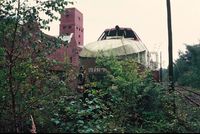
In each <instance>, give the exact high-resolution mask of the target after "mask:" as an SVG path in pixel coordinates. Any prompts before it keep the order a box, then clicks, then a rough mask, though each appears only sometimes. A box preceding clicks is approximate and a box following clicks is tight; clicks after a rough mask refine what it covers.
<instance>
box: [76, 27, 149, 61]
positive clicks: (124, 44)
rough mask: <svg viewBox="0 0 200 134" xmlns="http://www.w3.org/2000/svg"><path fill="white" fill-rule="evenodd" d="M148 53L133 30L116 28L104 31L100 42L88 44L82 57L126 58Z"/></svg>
mask: <svg viewBox="0 0 200 134" xmlns="http://www.w3.org/2000/svg"><path fill="white" fill-rule="evenodd" d="M143 51H147V48H146V46H145V45H144V44H143V43H142V42H141V40H140V38H139V37H138V36H137V34H136V33H135V32H134V31H133V30H132V29H131V28H119V26H116V27H115V28H111V29H106V30H104V32H103V34H102V35H101V36H100V37H99V39H98V41H95V42H92V43H89V44H86V45H85V46H84V47H83V49H82V51H81V53H80V55H79V56H80V57H88V58H89V57H97V56H98V55H99V54H102V55H104V56H111V55H113V56H124V55H130V54H135V53H140V52H143Z"/></svg>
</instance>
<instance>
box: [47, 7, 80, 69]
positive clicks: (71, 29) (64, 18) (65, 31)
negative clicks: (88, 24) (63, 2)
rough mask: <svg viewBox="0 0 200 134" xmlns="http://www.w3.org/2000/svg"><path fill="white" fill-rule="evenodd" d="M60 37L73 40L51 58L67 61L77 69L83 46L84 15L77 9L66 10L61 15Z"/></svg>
mask: <svg viewBox="0 0 200 134" xmlns="http://www.w3.org/2000/svg"><path fill="white" fill-rule="evenodd" d="M59 34H60V35H64V36H68V37H70V36H71V35H72V38H71V40H70V42H69V44H68V45H67V46H62V47H61V48H59V49H57V50H56V51H55V52H54V53H53V54H51V55H50V56H49V58H51V59H54V60H57V61H59V62H64V61H65V60H66V59H67V60H68V61H69V62H70V63H71V64H72V65H73V66H75V67H78V66H79V52H80V50H81V48H82V46H83V14H82V13H81V12H80V11H78V10H77V9H76V8H66V9H65V12H64V13H63V14H61V21H60V33H59Z"/></svg>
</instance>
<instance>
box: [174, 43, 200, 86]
mask: <svg viewBox="0 0 200 134" xmlns="http://www.w3.org/2000/svg"><path fill="white" fill-rule="evenodd" d="M186 48H187V51H186V53H180V57H179V59H177V60H176V63H175V69H174V72H175V74H176V80H177V82H178V83H179V84H181V85H185V86H192V87H196V88H197V87H200V84H199V81H200V77H199V76H200V71H199V68H200V62H199V61H200V54H199V53H200V45H199V44H197V45H194V46H190V45H187V46H186Z"/></svg>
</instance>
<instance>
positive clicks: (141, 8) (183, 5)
mask: <svg viewBox="0 0 200 134" xmlns="http://www.w3.org/2000/svg"><path fill="white" fill-rule="evenodd" d="M68 7H76V8H77V9H78V10H79V11H81V12H82V13H83V16H84V18H83V27H84V45H86V44H88V43H90V42H94V41H96V40H97V39H98V37H99V36H100V35H101V34H102V32H103V31H104V30H105V29H106V28H113V27H115V26H116V25H119V26H120V27H130V28H132V29H133V30H134V31H135V32H136V33H137V35H138V36H139V37H140V39H141V40H142V42H143V43H144V44H145V45H146V47H147V48H148V50H149V51H156V52H158V53H159V52H162V65H163V67H167V66H168V31H167V8H166V0H76V1H75V4H74V5H73V6H71V5H70V6H68ZM171 13H172V34H173V35H172V36H173V59H174V61H175V60H176V59H177V58H178V51H179V50H181V51H183V52H184V51H185V50H186V49H185V44H189V45H194V44H197V43H199V42H200V0H171ZM59 23H60V22H53V23H52V24H51V30H50V31H48V32H47V33H48V34H50V35H54V36H58V34H59Z"/></svg>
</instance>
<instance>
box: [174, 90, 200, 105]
mask: <svg viewBox="0 0 200 134" xmlns="http://www.w3.org/2000/svg"><path fill="white" fill-rule="evenodd" d="M175 91H176V92H178V93H179V94H181V95H182V96H183V97H184V98H185V99H187V100H188V101H190V102H191V103H193V104H195V105H196V106H198V107H200V93H197V92H195V91H193V90H191V89H188V88H185V87H180V86H176V87H175ZM188 93H190V94H191V93H192V94H193V95H188Z"/></svg>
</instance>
